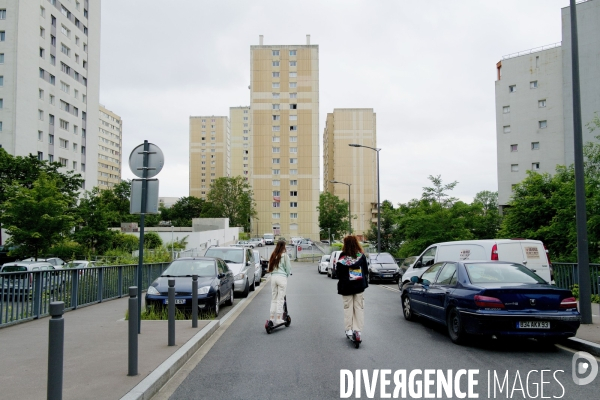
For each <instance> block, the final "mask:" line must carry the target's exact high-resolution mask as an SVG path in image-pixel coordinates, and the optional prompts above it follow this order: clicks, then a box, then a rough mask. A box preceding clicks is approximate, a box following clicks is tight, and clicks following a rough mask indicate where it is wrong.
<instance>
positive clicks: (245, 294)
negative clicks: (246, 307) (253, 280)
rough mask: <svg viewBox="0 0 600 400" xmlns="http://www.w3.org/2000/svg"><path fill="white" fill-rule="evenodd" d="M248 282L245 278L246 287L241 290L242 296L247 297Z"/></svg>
mask: <svg viewBox="0 0 600 400" xmlns="http://www.w3.org/2000/svg"><path fill="white" fill-rule="evenodd" d="M249 285H250V284H249V283H248V279H246V287H245V288H244V291H243V292H242V297H248V292H249V291H250V286H249Z"/></svg>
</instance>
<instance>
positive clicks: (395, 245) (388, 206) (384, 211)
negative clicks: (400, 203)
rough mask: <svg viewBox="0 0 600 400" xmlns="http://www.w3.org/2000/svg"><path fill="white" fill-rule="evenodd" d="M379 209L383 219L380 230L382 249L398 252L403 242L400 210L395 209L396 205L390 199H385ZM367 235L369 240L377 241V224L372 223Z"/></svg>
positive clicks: (381, 219)
mask: <svg viewBox="0 0 600 400" xmlns="http://www.w3.org/2000/svg"><path fill="white" fill-rule="evenodd" d="M379 209H380V211H381V217H380V218H379V219H380V221H381V231H380V232H379V236H380V238H381V246H380V247H381V251H382V252H389V253H392V254H393V253H396V252H397V251H398V249H399V248H400V245H401V244H402V235H401V232H400V230H399V229H398V224H397V217H398V210H396V209H394V205H393V204H392V203H391V202H390V201H388V200H384V201H383V203H381V207H379ZM366 236H367V239H368V240H369V241H371V242H374V243H376V242H377V224H372V225H371V229H370V230H369V231H368V232H367V235H366Z"/></svg>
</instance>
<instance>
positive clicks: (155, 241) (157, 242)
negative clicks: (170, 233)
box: [144, 232, 163, 249]
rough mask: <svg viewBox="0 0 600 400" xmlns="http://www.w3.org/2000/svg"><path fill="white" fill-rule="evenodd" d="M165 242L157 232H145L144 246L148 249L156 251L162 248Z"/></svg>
mask: <svg viewBox="0 0 600 400" xmlns="http://www.w3.org/2000/svg"><path fill="white" fill-rule="evenodd" d="M162 244H163V241H162V239H161V238H160V235H159V234H158V233H156V232H144V246H145V247H146V248H148V249H156V248H159V247H160V246H162Z"/></svg>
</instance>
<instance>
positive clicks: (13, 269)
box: [2, 265, 27, 272]
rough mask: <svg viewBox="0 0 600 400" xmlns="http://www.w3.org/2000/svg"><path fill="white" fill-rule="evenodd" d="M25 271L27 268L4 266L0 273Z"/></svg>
mask: <svg viewBox="0 0 600 400" xmlns="http://www.w3.org/2000/svg"><path fill="white" fill-rule="evenodd" d="M24 271H27V267H23V266H21V265H5V266H4V267H2V272H24Z"/></svg>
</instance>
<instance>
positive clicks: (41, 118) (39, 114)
mask: <svg viewBox="0 0 600 400" xmlns="http://www.w3.org/2000/svg"><path fill="white" fill-rule="evenodd" d="M38 119H39V120H40V121H43V120H44V112H43V111H42V110H38Z"/></svg>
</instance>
